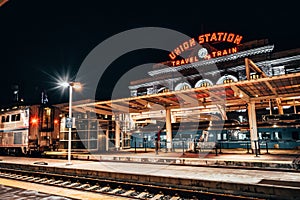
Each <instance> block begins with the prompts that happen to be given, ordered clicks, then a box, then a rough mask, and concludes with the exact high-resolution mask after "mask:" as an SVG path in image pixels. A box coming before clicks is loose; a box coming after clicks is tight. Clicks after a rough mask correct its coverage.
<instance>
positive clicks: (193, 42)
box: [189, 38, 196, 47]
mask: <svg viewBox="0 0 300 200" xmlns="http://www.w3.org/2000/svg"><path fill="white" fill-rule="evenodd" d="M189 42H190V46H191V47H192V46H195V45H196V41H195V39H194V38H192V39H190V41H189Z"/></svg>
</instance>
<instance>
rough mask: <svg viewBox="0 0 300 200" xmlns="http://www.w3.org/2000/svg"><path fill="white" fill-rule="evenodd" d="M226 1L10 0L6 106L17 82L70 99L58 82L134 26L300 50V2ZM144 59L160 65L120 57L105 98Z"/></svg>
mask: <svg viewBox="0 0 300 200" xmlns="http://www.w3.org/2000/svg"><path fill="white" fill-rule="evenodd" d="M204 2H207V3H204ZM209 2H211V3H209ZM220 2H223V3H222V4H220V3H218V2H216V1H199V0H198V1H179V2H177V1H120V2H118V1H101V0H94V1H93V0H81V1H76V0H73V1H70V0H57V1H53V0H52V1H49V0H35V1H33V0H10V1H9V2H7V3H6V4H5V5H4V6H2V7H0V22H1V32H0V66H1V79H0V84H1V95H0V105H3V104H8V103H10V102H11V100H12V90H11V86H12V85H14V84H17V85H19V88H20V98H21V97H22V98H24V100H25V102H28V103H36V102H39V98H40V92H41V91H42V90H43V89H45V90H47V91H48V95H49V100H50V102H51V103H60V102H67V91H65V92H64V93H61V91H59V90H51V88H53V86H54V84H53V82H54V80H53V77H55V76H56V74H66V73H69V75H70V76H75V75H76V72H77V70H78V68H79V67H80V65H81V63H82V61H83V60H84V58H85V57H86V56H87V55H88V53H89V52H90V51H91V50H92V49H93V48H94V47H96V46H97V45H98V44H99V43H101V42H102V41H103V40H105V39H107V38H109V37H111V36H113V35H114V34H117V33H120V32H122V31H125V30H129V29H132V28H138V27H147V26H156V27H164V28H169V29H173V30H176V31H180V32H182V33H184V34H186V35H189V36H191V37H196V36H198V35H200V34H201V33H207V32H212V31H228V32H234V33H237V34H240V35H243V36H244V38H243V41H251V40H254V39H263V38H268V39H269V41H270V42H271V43H273V44H275V50H284V49H292V48H298V47H299V43H300V42H299V41H300V39H299V37H300V31H299V28H298V27H299V23H298V20H299V11H298V7H297V6H296V5H293V3H288V2H287V1H281V4H276V3H274V2H273V3H272V4H269V3H262V1H257V2H255V1H251V2H250V1H246V2H244V3H243V2H241V1H239V2H235V3H232V2H228V1H220ZM283 3H286V4H283ZM176 45H178V44H174V47H175V46H176ZM159 55H161V54H159ZM133 58H134V59H133ZM163 58H164V56H162V59H163ZM166 58H167V57H166ZM161 61H163V60H161ZM143 62H158V60H157V56H156V52H155V51H148V52H146V51H141V52H135V54H131V55H127V57H126V56H124V57H122V58H120V59H119V60H117V61H116V62H115V63H114V64H113V65H112V66H111V67H110V68H109V69H110V70H109V71H108V72H107V73H108V75H107V79H106V80H104V82H103V84H102V85H103V86H104V87H103V88H108V89H106V90H104V91H102V92H101V94H98V96H100V98H103V99H107V98H109V94H110V93H109V88H110V87H111V86H112V85H113V84H114V82H116V81H117V80H118V76H120V74H122V73H125V72H126V70H129V69H130V67H132V66H135V65H137V64H142V63H143ZM115 71H119V73H117V74H116V73H114V72H115ZM109 73H112V74H114V76H111V75H109ZM62 94H63V95H62Z"/></svg>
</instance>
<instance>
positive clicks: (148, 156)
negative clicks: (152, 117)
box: [45, 149, 300, 170]
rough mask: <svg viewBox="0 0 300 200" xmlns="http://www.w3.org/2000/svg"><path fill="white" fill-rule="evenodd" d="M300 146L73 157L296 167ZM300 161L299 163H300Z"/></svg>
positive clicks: (134, 151)
mask: <svg viewBox="0 0 300 200" xmlns="http://www.w3.org/2000/svg"><path fill="white" fill-rule="evenodd" d="M299 155H300V150H282V149H271V150H268V152H266V150H261V152H260V154H259V153H257V154H253V153H250V152H247V151H246V150H244V149H224V150H221V151H220V150H217V151H214V150H211V151H201V152H197V153H193V152H187V151H182V150H178V149H177V150H176V151H175V152H167V151H166V150H165V149H160V150H159V151H158V152H156V151H155V150H154V149H125V150H120V151H110V152H105V153H101V154H92V153H89V154H87V153H85V154H80V153H74V152H73V153H72V159H75V160H91V161H102V162H131V163H144V164H147V163H149V164H171V165H187V166H188V165H192V166H224V167H230V166H231V167H241V166H243V167H248V168H265V169H281V170H294V169H296V168H297V167H300V161H299ZM45 157H52V158H66V157H67V152H46V154H45ZM297 163H298V165H297Z"/></svg>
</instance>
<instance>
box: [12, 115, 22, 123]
mask: <svg viewBox="0 0 300 200" xmlns="http://www.w3.org/2000/svg"><path fill="white" fill-rule="evenodd" d="M20 119H21V116H20V114H16V115H11V121H12V122H15V121H20Z"/></svg>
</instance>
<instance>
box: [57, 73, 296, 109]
mask: <svg viewBox="0 0 300 200" xmlns="http://www.w3.org/2000/svg"><path fill="white" fill-rule="evenodd" d="M274 99H280V104H281V106H285V105H287V106H298V105H300V73H293V74H285V75H278V76H273V77H262V78H259V79H255V80H244V81H239V82H231V83H227V84H221V85H213V86H209V87H200V88H191V89H186V90H180V91H170V92H164V93H158V94H151V95H144V96H136V97H129V98H121V99H113V100H106V101H91V100H84V101H78V102H74V103H73V106H72V109H73V110H74V111H77V112H95V113H97V114H103V115H114V114H116V113H141V112H147V111H154V110H162V109H165V108H171V109H173V108H174V109H192V108H197V110H199V111H200V112H201V111H202V110H203V111H204V110H205V111H207V110H208V111H210V110H211V111H212V110H214V109H216V107H217V106H223V107H224V108H225V111H235V110H240V109H246V108H247V103H249V102H255V104H256V109H262V108H267V107H269V102H270V101H272V100H274ZM58 106H59V107H60V108H61V109H62V110H65V111H68V104H60V105H58Z"/></svg>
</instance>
